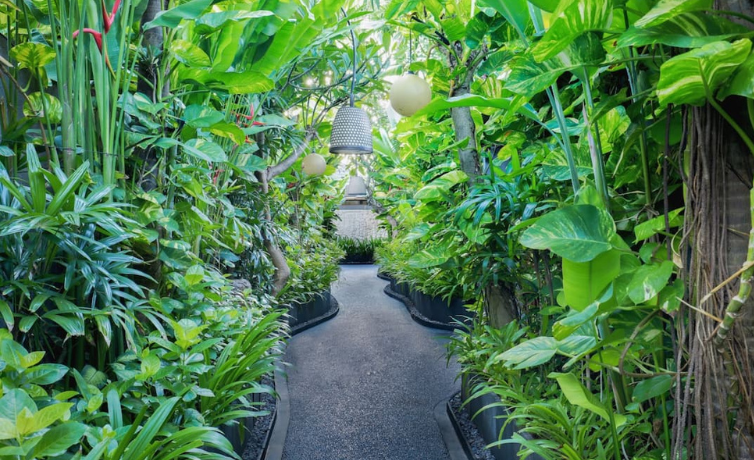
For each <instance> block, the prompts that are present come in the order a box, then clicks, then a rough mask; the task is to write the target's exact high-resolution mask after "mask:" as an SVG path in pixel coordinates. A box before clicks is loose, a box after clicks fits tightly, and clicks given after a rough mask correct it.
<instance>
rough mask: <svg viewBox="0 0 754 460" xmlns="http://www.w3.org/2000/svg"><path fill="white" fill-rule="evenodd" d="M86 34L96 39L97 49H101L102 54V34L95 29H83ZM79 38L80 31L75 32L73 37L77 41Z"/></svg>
mask: <svg viewBox="0 0 754 460" xmlns="http://www.w3.org/2000/svg"><path fill="white" fill-rule="evenodd" d="M83 30H84V33H85V34H90V35H91V36H92V38H94V41H95V43H97V48H99V50H100V52H102V34H101V33H99V32H97V31H96V30H94V29H89V28H85V29H83ZM78 36H79V31H78V30H76V31H74V32H73V35H72V37H73V38H74V39H75V38H76V37H78Z"/></svg>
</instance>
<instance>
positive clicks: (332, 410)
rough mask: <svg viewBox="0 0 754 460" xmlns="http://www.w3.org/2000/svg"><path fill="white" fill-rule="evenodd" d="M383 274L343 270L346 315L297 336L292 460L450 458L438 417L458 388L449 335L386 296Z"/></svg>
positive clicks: (287, 455) (288, 449)
mask: <svg viewBox="0 0 754 460" xmlns="http://www.w3.org/2000/svg"><path fill="white" fill-rule="evenodd" d="M385 284H386V283H385V281H383V280H381V279H379V278H377V268H376V267H375V266H373V265H369V266H354V265H352V266H345V267H343V270H342V272H341V275H340V280H339V281H338V283H336V285H335V286H333V295H334V296H335V298H337V299H338V302H339V303H340V313H339V314H338V315H337V316H336V317H335V318H333V319H332V320H330V321H327V322H325V323H323V324H321V325H319V326H317V327H314V328H312V329H309V330H308V331H305V332H302V333H300V334H297V335H296V336H295V337H293V339H291V341H290V344H289V345H288V349H287V352H286V356H285V360H286V361H287V362H289V363H291V364H292V366H291V367H290V368H288V370H287V372H288V376H289V377H288V391H289V393H290V414H291V415H290V425H289V428H288V437H287V438H286V442H285V449H284V454H283V459H285V460H372V459H374V460H377V459H380V460H402V459H406V460H442V459H447V458H448V453H447V449H446V447H445V443H444V442H443V440H442V437H441V435H440V430H439V428H438V426H437V422H436V421H435V418H434V416H433V409H434V407H435V405H437V403H438V402H440V401H441V400H442V399H444V398H447V397H449V396H450V395H451V394H452V393H453V392H454V391H456V390H457V386H458V384H457V382H456V381H455V376H456V375H457V373H458V366H457V364H456V363H454V362H453V363H451V364H450V366H449V367H448V366H446V359H445V356H444V347H443V343H444V342H445V341H446V340H447V336H448V333H446V332H443V331H439V330H434V329H429V328H426V327H424V326H421V325H419V324H417V323H415V322H414V321H413V320H412V319H411V316H410V315H409V314H408V312H407V311H406V309H405V308H404V306H403V305H402V304H401V303H400V302H398V301H396V300H393V299H391V298H390V297H388V296H387V295H385V294H384V293H383V292H382V290H383V288H384V287H385Z"/></svg>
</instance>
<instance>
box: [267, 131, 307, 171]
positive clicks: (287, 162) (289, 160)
mask: <svg viewBox="0 0 754 460" xmlns="http://www.w3.org/2000/svg"><path fill="white" fill-rule="evenodd" d="M315 135H316V133H315V131H314V129H313V128H312V127H309V128H307V129H306V136H304V141H303V142H302V143H301V144H300V145H299V146H298V147H296V150H294V151H293V153H291V154H290V155H288V156H287V157H286V158H285V159H284V160H282V161H281V162H280V163H278V164H276V165H274V166H270V167H269V168H267V180H271V179H272V178H274V177H276V176H279V175H280V174H283V173H284V172H286V171H287V170H288V168H290V167H291V166H293V163H295V162H296V160H298V159H299V157H300V156H301V154H302V153H304V151H305V150H306V148H307V147H309V142H311V140H312V139H314V136H315Z"/></svg>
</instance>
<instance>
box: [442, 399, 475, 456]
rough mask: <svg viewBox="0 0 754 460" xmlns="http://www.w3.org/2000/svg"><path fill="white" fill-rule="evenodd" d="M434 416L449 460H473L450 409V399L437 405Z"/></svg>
mask: <svg viewBox="0 0 754 460" xmlns="http://www.w3.org/2000/svg"><path fill="white" fill-rule="evenodd" d="M451 398H452V396H451ZM434 414H435V420H436V421H437V425H438V426H439V427H440V434H441V435H442V439H443V441H445V447H447V448H448V456H449V457H450V460H474V456H473V455H472V453H471V448H470V447H469V444H468V443H467V442H466V439H465V438H464V437H463V434H462V432H461V427H460V425H459V424H458V421H457V420H456V419H455V416H454V415H453V411H452V410H451V408H450V398H447V399H443V400H442V401H440V402H439V403H437V405H436V406H435V409H434Z"/></svg>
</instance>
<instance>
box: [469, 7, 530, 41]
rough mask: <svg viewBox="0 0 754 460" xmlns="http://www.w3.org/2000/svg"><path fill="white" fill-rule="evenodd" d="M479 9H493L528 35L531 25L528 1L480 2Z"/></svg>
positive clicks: (520, 31)
mask: <svg viewBox="0 0 754 460" xmlns="http://www.w3.org/2000/svg"><path fill="white" fill-rule="evenodd" d="M477 5H478V6H479V8H492V9H493V10H495V11H497V12H498V13H500V14H501V15H502V16H503V17H504V18H505V19H506V20H507V21H508V22H510V23H511V24H513V26H514V27H515V28H516V30H517V31H518V32H519V34H521V33H526V29H527V27H528V25H529V22H531V21H530V19H529V5H527V2H526V0H479V2H477Z"/></svg>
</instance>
